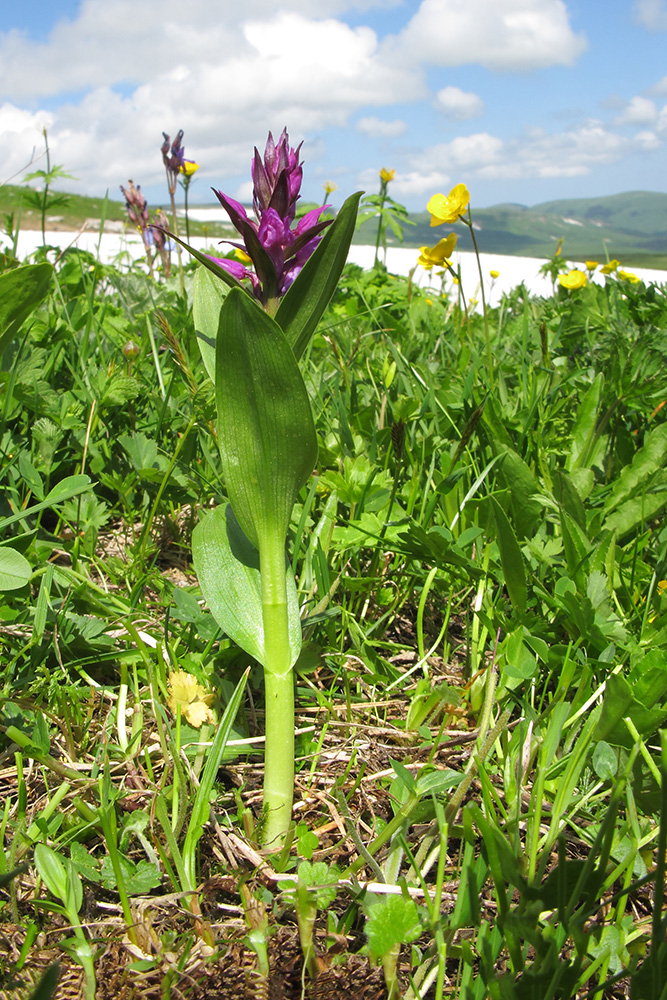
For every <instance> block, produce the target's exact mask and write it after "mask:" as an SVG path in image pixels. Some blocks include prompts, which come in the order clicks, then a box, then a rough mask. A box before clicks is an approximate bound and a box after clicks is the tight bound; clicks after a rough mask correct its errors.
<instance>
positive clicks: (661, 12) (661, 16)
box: [635, 0, 667, 31]
mask: <svg viewBox="0 0 667 1000" xmlns="http://www.w3.org/2000/svg"><path fill="white" fill-rule="evenodd" d="M635 15H636V17H637V20H638V21H639V23H640V24H643V25H644V27H645V28H648V29H649V30H650V31H667V4H666V3H665V0H636V3H635Z"/></svg>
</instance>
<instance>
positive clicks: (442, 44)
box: [391, 0, 586, 71]
mask: <svg viewBox="0 0 667 1000" xmlns="http://www.w3.org/2000/svg"><path fill="white" fill-rule="evenodd" d="M391 45H392V46H394V47H396V48H397V49H398V51H399V53H401V54H402V55H403V56H404V57H407V58H408V59H411V60H413V61H415V62H417V61H425V62H428V63H432V64H433V65H436V66H462V65H464V64H466V63H472V64H477V65H481V66H485V67H486V68H487V69H492V70H507V71H524V70H531V69H537V68H540V67H543V66H555V65H565V66H571V65H572V64H573V63H574V62H575V60H576V59H577V57H578V56H579V55H581V53H582V52H583V50H584V49H585V47H586V41H585V39H584V37H583V36H582V35H575V34H574V33H573V31H572V29H571V28H570V24H569V20H568V13H567V8H566V6H565V4H564V3H563V0H503V2H502V3H498V0H422V3H421V4H420V7H419V10H418V11H417V13H416V14H415V16H414V17H413V18H412V20H411V21H410V23H409V24H408V25H407V26H406V27H405V28H404V30H403V31H402V32H401V33H400V35H398V36H397V38H396V39H394V40H393V41H392V42H391Z"/></svg>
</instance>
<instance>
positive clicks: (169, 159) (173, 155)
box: [160, 129, 185, 194]
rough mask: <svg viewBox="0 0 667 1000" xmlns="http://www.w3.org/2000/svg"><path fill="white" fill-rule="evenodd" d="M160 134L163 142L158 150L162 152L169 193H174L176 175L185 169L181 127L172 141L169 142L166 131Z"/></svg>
mask: <svg viewBox="0 0 667 1000" xmlns="http://www.w3.org/2000/svg"><path fill="white" fill-rule="evenodd" d="M162 135H163V138H164V142H163V143H162V147H161V150H160V151H161V153H162V162H163V163H164V165H165V168H166V171H167V183H168V185H169V193H170V194H174V193H175V191H176V183H177V181H178V175H179V174H180V173H182V172H184V170H185V150H184V149H183V146H182V145H181V143H182V142H183V129H181V130H180V132H179V133H178V135H177V136H176V138H175V139H174V141H173V142H171V139H170V138H169V136H168V135H167V133H166V132H163V133H162ZM170 143H171V148H170Z"/></svg>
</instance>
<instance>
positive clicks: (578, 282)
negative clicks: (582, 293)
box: [558, 267, 587, 289]
mask: <svg viewBox="0 0 667 1000" xmlns="http://www.w3.org/2000/svg"><path fill="white" fill-rule="evenodd" d="M558 281H559V283H560V284H561V285H562V286H563V288H570V289H572V288H583V287H584V285H585V284H586V281H587V278H586V275H585V274H584V272H583V271H579V270H578V269H577V268H576V267H575V268H574V269H573V270H572V271H568V272H567V274H559V275H558Z"/></svg>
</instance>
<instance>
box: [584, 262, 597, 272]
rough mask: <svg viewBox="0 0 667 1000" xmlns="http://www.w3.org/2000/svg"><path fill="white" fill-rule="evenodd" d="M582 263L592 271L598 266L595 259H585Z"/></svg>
mask: <svg viewBox="0 0 667 1000" xmlns="http://www.w3.org/2000/svg"><path fill="white" fill-rule="evenodd" d="M584 263H585V265H586V267H587V269H588V270H589V271H594V270H595V268H596V267H597V266H598V262H597V261H596V260H586V261H584Z"/></svg>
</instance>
